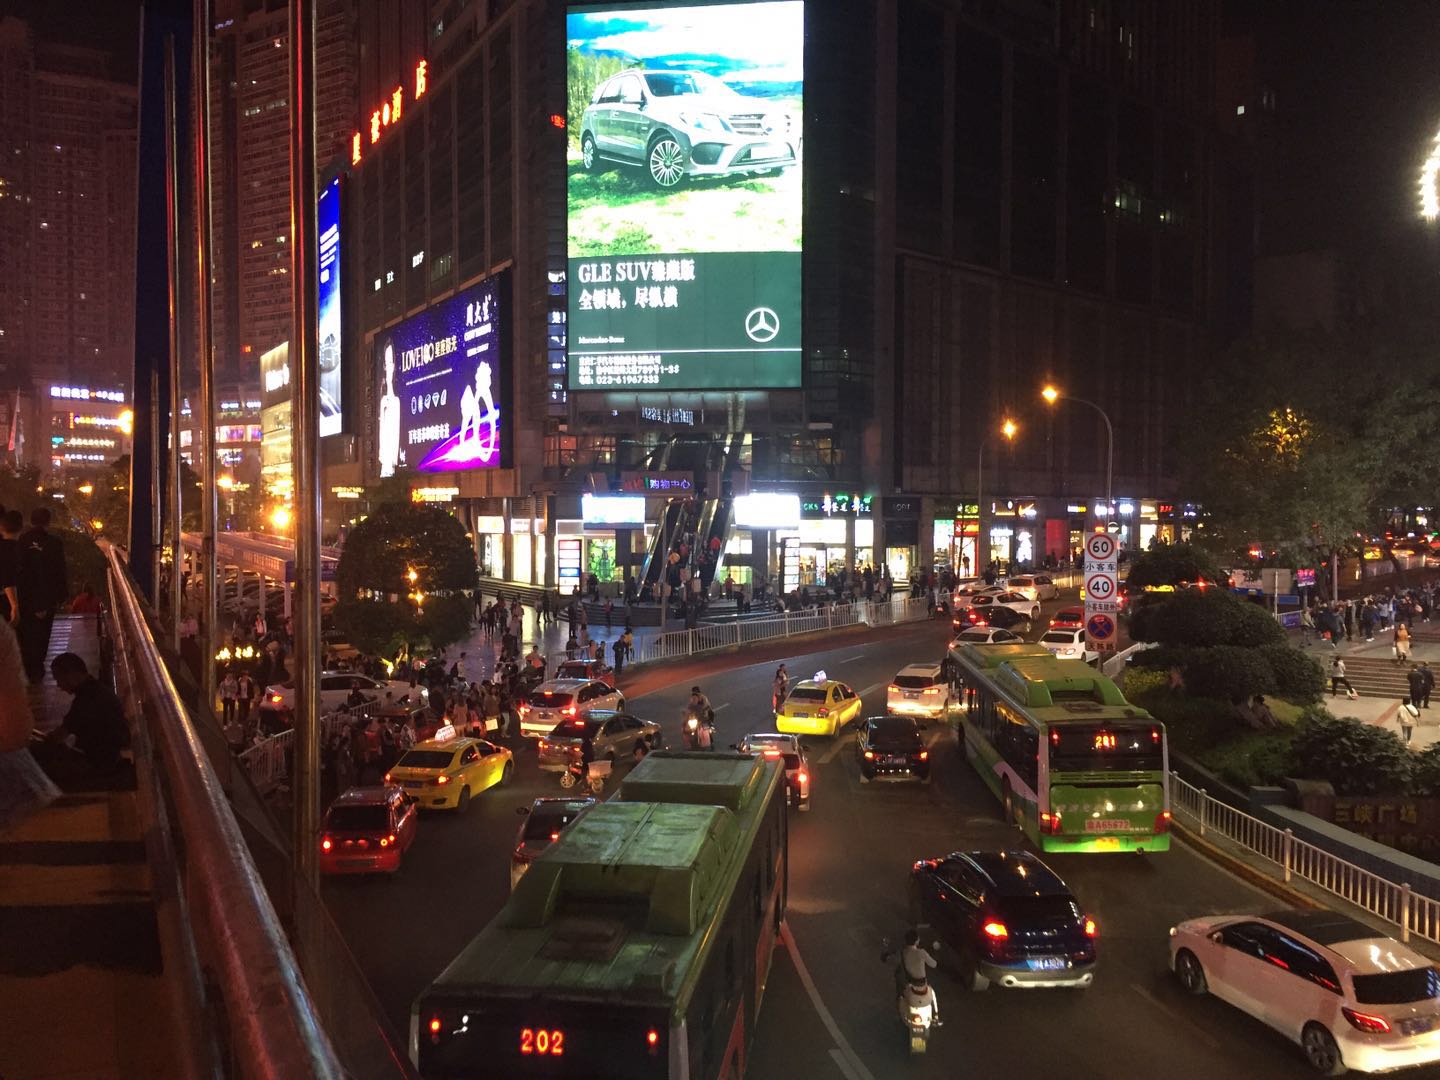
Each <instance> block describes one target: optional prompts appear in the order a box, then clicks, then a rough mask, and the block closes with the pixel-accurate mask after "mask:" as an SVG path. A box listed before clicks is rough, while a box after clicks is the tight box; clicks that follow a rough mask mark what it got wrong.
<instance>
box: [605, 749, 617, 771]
mask: <svg viewBox="0 0 1440 1080" xmlns="http://www.w3.org/2000/svg"><path fill="white" fill-rule="evenodd" d="M605 760H606V761H608V762H609V763H610V768H612V769H613V768H615V751H614V750H611V751H610V752H609V753H608V754H606V755H605Z"/></svg>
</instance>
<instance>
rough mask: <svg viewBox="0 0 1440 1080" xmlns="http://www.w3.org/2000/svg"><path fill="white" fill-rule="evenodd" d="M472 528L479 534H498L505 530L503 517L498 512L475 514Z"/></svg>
mask: <svg viewBox="0 0 1440 1080" xmlns="http://www.w3.org/2000/svg"><path fill="white" fill-rule="evenodd" d="M474 529H475V532H477V533H480V534H484V535H490V536H498V535H500V534H501V533H503V532H504V531H505V519H504V518H503V517H501V516H500V515H499V514H476V515H475V525H474Z"/></svg>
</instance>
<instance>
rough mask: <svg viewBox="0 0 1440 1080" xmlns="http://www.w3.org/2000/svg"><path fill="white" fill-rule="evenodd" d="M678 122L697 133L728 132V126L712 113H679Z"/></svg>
mask: <svg viewBox="0 0 1440 1080" xmlns="http://www.w3.org/2000/svg"><path fill="white" fill-rule="evenodd" d="M680 122H681V123H683V124H684V125H685V126H686V127H693V128H696V129H697V130H699V131H729V130H730V125H729V124H727V123H725V121H724V120H722V119H721V118H720V117H719V116H717V115H715V114H714V113H681V114H680Z"/></svg>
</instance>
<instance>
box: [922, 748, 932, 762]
mask: <svg viewBox="0 0 1440 1080" xmlns="http://www.w3.org/2000/svg"><path fill="white" fill-rule="evenodd" d="M920 760H921V761H929V760H930V751H929V750H921V751H920Z"/></svg>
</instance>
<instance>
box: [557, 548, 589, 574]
mask: <svg viewBox="0 0 1440 1080" xmlns="http://www.w3.org/2000/svg"><path fill="white" fill-rule="evenodd" d="M583 544H584V541H582V540H557V541H556V544H555V575H556V577H558V578H559V579H560V580H561V581H569V582H572V583H573V582H576V581H579V580H580V551H581V547H582V545H583Z"/></svg>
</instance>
